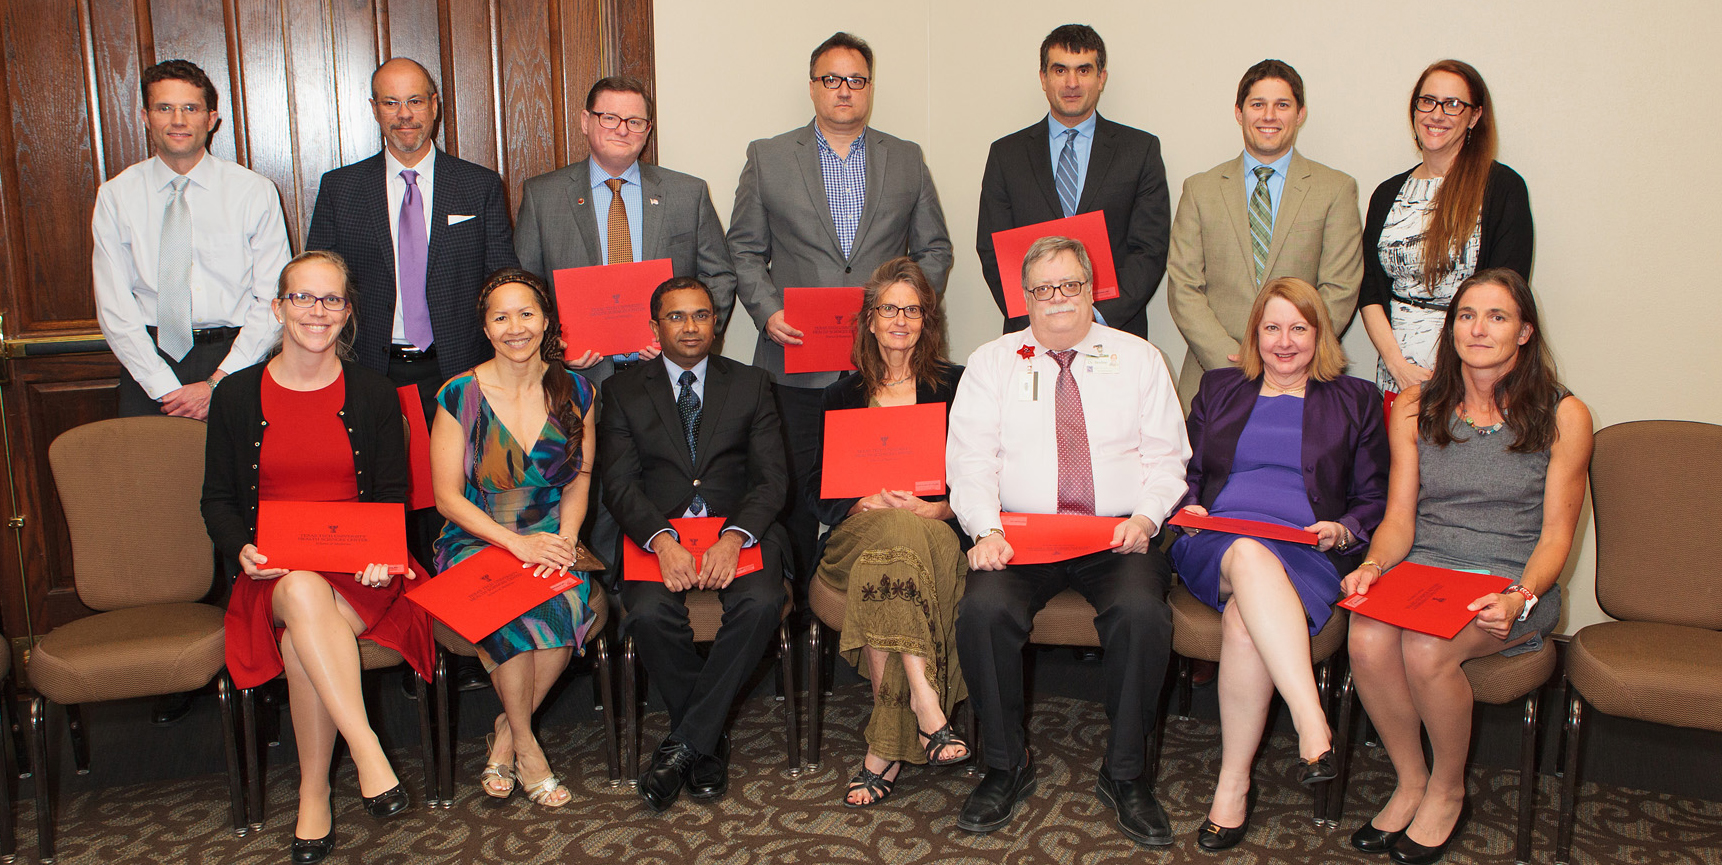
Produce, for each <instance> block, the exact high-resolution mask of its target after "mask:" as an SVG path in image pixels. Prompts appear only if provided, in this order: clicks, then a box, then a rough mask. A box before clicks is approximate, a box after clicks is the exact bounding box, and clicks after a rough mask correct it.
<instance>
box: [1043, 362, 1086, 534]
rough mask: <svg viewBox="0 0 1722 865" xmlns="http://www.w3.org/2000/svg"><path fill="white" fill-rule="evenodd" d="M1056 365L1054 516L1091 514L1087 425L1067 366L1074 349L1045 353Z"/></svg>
mask: <svg viewBox="0 0 1722 865" xmlns="http://www.w3.org/2000/svg"><path fill="white" fill-rule="evenodd" d="M1047 355H1049V356H1050V357H1051V358H1052V359H1053V360H1055V361H1057V362H1058V384H1057V386H1056V387H1055V388H1054V390H1053V394H1054V401H1053V413H1054V416H1055V417H1056V418H1057V423H1056V427H1055V428H1056V430H1057V432H1058V512H1059V513H1061V514H1088V515H1090V516H1092V515H1093V514H1094V460H1093V459H1092V458H1091V457H1090V456H1089V453H1088V421H1087V419H1085V418H1084V417H1083V414H1082V391H1080V390H1077V389H1076V376H1073V375H1071V374H1070V362H1071V361H1073V360H1075V359H1076V349H1073V348H1072V349H1066V350H1064V351H1049V352H1047Z"/></svg>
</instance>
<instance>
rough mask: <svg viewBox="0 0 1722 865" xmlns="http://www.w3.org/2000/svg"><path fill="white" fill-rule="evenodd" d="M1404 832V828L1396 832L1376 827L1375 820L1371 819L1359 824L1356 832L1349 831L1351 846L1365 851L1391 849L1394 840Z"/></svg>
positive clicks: (1383, 851) (1376, 851) (1380, 851)
mask: <svg viewBox="0 0 1722 865" xmlns="http://www.w3.org/2000/svg"><path fill="white" fill-rule="evenodd" d="M1404 834H1405V830H1404V829H1400V830H1399V831H1397V832H1389V831H1387V830H1386V829H1377V828H1375V822H1374V821H1373V820H1371V821H1370V822H1368V823H1364V824H1363V825H1362V826H1359V827H1358V828H1357V831H1356V832H1353V833H1351V846H1353V847H1356V848H1357V849H1359V850H1362V851H1363V852H1365V853H1386V852H1387V851H1388V850H1390V849H1392V847H1393V844H1394V842H1396V841H1398V840H1399V836H1401V835H1404Z"/></svg>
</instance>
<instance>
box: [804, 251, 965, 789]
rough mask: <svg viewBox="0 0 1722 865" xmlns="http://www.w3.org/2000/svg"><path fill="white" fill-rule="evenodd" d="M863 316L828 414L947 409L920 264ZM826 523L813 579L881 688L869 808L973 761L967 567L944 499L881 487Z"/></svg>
mask: <svg viewBox="0 0 1722 865" xmlns="http://www.w3.org/2000/svg"><path fill="white" fill-rule="evenodd" d="M861 308H862V310H864V312H863V314H862V316H861V318H860V319H859V321H858V322H857V325H858V326H857V328H856V337H855V349H854V361H855V366H856V368H857V371H856V372H853V373H850V374H849V375H846V376H844V377H843V378H840V379H838V380H837V381H835V382H832V383H831V384H830V385H828V386H827V387H826V388H825V410H826V411H835V410H841V409H854V408H867V407H869V406H895V405H915V404H919V403H935V402H936V403H943V404H944V405H945V411H946V412H947V413H949V411H950V404H951V400H952V399H953V398H954V397H955V396H956V392H957V381H958V379H960V378H961V377H962V374H963V368H962V367H960V366H956V365H953V364H950V363H947V362H945V360H944V357H943V355H944V349H943V342H944V329H945V327H944V324H945V321H944V310H943V309H942V308H941V307H940V306H939V296H938V295H937V294H936V293H934V291H933V286H932V284H931V283H929V282H928V281H927V276H926V274H925V273H923V272H922V271H921V268H920V266H919V265H917V264H915V262H914V261H913V260H912V259H909V258H894V259H891V260H890V261H887V262H885V263H884V264H881V265H879V267H878V269H876V270H874V271H873V275H872V277H871V278H870V279H868V280H867V286H866V293H865V295H864V298H863V301H862V306H861ZM818 477H819V476H816V477H815V480H814V483H813V486H814V488H815V489H817V488H818ZM819 521H820V522H822V523H825V524H826V525H829V526H831V527H832V528H831V532H830V534H828V535H827V536H826V537H825V539H824V540H825V543H824V554H823V556H822V557H821V559H820V562H819V571H818V577H817V579H819V580H822V581H824V582H825V583H826V584H827V585H829V586H831V587H832V588H834V589H836V590H838V591H840V592H845V593H847V595H848V598H849V603H848V605H847V606H846V607H845V610H844V617H843V630H842V637H841V640H840V642H839V643H838V649H839V650H840V651H841V652H842V653H843V656H844V657H845V658H847V659H848V660H849V662H850V663H852V664H855V666H856V669H858V670H860V671H861V673H862V675H864V676H866V677H868V678H869V679H871V680H872V681H873V716H872V720H871V721H870V722H869V723H868V725H867V731H866V739H867V754H866V756H865V757H864V758H862V762H861V769H860V770H859V771H857V772H856V774H855V776H854V777H853V778H851V779H850V781H849V788H848V790H847V791H846V792H845V793H844V797H843V804H845V805H848V806H849V807H851V808H862V807H866V806H869V805H876V804H878V803H880V802H883V801H884V800H885V797H886V796H889V795H891V789H892V787H893V786H894V785H895V784H896V781H897V774H898V773H899V772H901V771H902V768H903V763H905V762H908V763H927V764H930V765H933V766H945V765H949V764H951V763H958V762H961V761H963V760H966V759H968V757H969V746H968V744H967V743H965V742H964V741H963V740H962V739H959V738H957V736H956V734H955V733H954V732H952V730H951V725H950V720H949V716H950V713H951V709H952V708H954V707H955V706H956V704H957V703H958V702H960V701H961V700H962V699H963V698H964V697H965V696H967V691H966V689H965V688H964V686H963V676H962V670H961V669H960V668H959V667H958V666H957V652H956V643H955V637H956V630H955V627H956V620H957V599H958V598H960V597H962V594H963V580H964V578H965V577H966V576H967V574H968V561H967V559H966V558H964V555H963V546H962V541H961V540H960V539H961V537H962V533H961V532H960V531H958V530H957V529H956V528H955V527H954V526H955V522H954V515H953V514H952V513H951V506H950V503H949V502H948V501H947V500H946V497H945V496H942V495H939V496H928V497H926V498H922V497H920V496H916V495H914V494H913V493H912V492H910V491H907V490H887V489H881V490H880V491H879V492H877V493H874V494H872V495H869V496H866V497H858V498H845V499H822V500H820V503H819Z"/></svg>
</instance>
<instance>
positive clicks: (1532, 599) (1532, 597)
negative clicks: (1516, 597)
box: [1501, 583, 1537, 622]
mask: <svg viewBox="0 0 1722 865" xmlns="http://www.w3.org/2000/svg"><path fill="white" fill-rule="evenodd" d="M1508 592H1517V593H1518V594H1520V595H1523V596H1524V598H1525V608H1524V609H1523V610H1520V611H1519V618H1518V621H1521V622H1522V621H1524V620H1525V619H1526V618H1527V617H1529V616H1530V615H1531V608H1532V607H1535V606H1536V605H1537V595H1536V593H1535V592H1532V591H1531V590H1530V589H1527V588H1525V587H1524V586H1521V585H1519V584H1518V583H1514V584H1512V585H1510V586H1508V587H1506V588H1504V589H1502V590H1501V594H1503V595H1504V594H1506V593H1508Z"/></svg>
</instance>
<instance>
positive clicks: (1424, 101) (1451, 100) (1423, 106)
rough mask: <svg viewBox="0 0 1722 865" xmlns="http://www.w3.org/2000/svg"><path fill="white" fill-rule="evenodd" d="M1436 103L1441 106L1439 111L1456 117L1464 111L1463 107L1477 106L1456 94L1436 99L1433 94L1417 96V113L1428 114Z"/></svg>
mask: <svg viewBox="0 0 1722 865" xmlns="http://www.w3.org/2000/svg"><path fill="white" fill-rule="evenodd" d="M1437 105H1439V106H1441V113H1442V114H1445V115H1447V116H1448V117H1457V116H1459V115H1460V114H1463V113H1465V109H1467V108H1476V107H1477V106H1475V105H1472V104H1471V103H1469V102H1466V101H1465V100H1463V99H1460V98H1459V97H1457V96H1449V97H1447V98H1446V99H1436V98H1435V97H1433V96H1419V97H1417V112H1418V113H1419V114H1428V113H1429V112H1431V111H1434V110H1435V106H1437Z"/></svg>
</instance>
